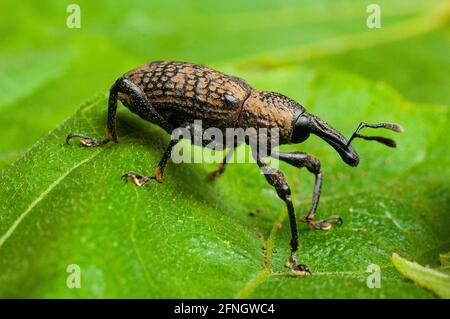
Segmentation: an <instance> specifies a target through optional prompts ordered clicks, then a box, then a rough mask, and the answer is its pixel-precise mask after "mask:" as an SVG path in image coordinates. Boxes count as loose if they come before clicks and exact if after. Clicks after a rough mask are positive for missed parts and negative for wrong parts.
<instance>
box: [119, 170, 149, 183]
mask: <svg viewBox="0 0 450 319" xmlns="http://www.w3.org/2000/svg"><path fill="white" fill-rule="evenodd" d="M122 179H123V180H124V181H128V179H131V180H132V181H133V182H134V183H135V184H136V185H137V186H143V185H145V184H148V183H150V182H151V181H152V180H153V179H157V178H156V177H154V176H142V175H140V174H138V173H135V172H129V173H126V174H124V175H122Z"/></svg>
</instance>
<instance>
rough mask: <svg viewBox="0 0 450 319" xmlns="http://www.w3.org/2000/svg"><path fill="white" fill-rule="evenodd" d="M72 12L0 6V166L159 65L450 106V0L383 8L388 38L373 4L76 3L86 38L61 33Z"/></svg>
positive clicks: (50, 5)
mask: <svg viewBox="0 0 450 319" xmlns="http://www.w3.org/2000/svg"><path fill="white" fill-rule="evenodd" d="M70 3H72V1H19V2H18V1H8V0H2V1H1V2H0V17H1V19H0V128H1V131H2V135H1V136H2V138H1V140H0V163H1V165H5V164H7V163H10V162H12V161H13V160H14V159H16V158H17V157H18V156H20V154H22V153H23V152H24V150H26V149H27V148H28V147H29V146H30V145H32V144H33V142H35V141H36V140H37V139H38V138H39V137H40V136H42V135H43V134H45V133H46V132H47V131H49V130H51V129H52V128H54V127H55V126H56V125H57V124H58V123H60V122H61V121H62V120H63V119H65V118H67V117H68V116H70V115H71V114H73V112H74V111H75V110H76V109H77V108H78V106H79V105H80V103H81V102H83V101H85V100H86V99H87V98H89V97H91V96H92V95H94V94H96V93H98V92H106V91H107V90H108V89H109V86H110V85H111V83H113V81H114V80H115V79H116V78H117V77H118V76H120V75H121V74H123V73H124V72H126V71H127V70H129V69H132V68H134V67H136V66H137V65H140V64H143V63H145V62H148V61H152V60H158V59H175V60H183V61H190V62H195V63H203V64H207V65H211V66H217V67H220V66H222V68H223V65H225V64H232V65H233V66H238V67H239V68H250V67H254V68H265V67H282V66H283V65H285V64H288V63H289V64H297V65H307V66H312V67H315V68H336V69H340V70H343V71H346V72H351V73H355V74H358V75H360V76H362V77H365V78H368V79H371V80H374V81H382V82H385V83H387V84H388V85H390V86H392V87H393V88H395V89H396V90H398V91H399V92H400V93H401V94H402V95H403V96H405V97H406V98H407V99H409V100H412V101H417V102H428V103H433V104H445V105H448V103H449V101H450V91H449V90H448V88H449V87H450V76H449V70H450V55H449V54H448V53H449V49H450V43H449V25H448V16H449V13H448V6H447V5H448V1H446V0H442V1H425V0H424V1H377V2H376V3H377V4H379V5H380V6H381V9H382V12H381V13H382V28H381V29H372V30H371V29H368V28H367V26H366V19H367V16H368V13H366V7H367V5H368V4H369V3H371V2H370V1H355V0H352V1H334V0H333V1H297V0H283V1H273V0H270V1H239V0H230V1H219V2H218V1H206V0H199V1H173V0H164V1H137V0H130V1H126V2H125V1H120V2H119V1H102V0H97V1H90V0H87V1H76V2H74V3H77V4H79V5H80V7H81V28H80V29H69V28H67V26H66V19H67V16H68V15H69V14H68V13H66V8H67V6H68V4H70ZM237 73H240V72H239V70H238V71H237ZM299 87H300V86H299ZM299 95H300V96H301V92H299Z"/></svg>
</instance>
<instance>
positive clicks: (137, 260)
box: [0, 67, 450, 298]
mask: <svg viewBox="0 0 450 319" xmlns="http://www.w3.org/2000/svg"><path fill="white" fill-rule="evenodd" d="M224 70H225V71H227V72H231V73H234V74H236V75H239V76H242V77H244V78H246V79H248V80H249V82H250V83H252V84H253V85H254V86H255V87H257V88H258V89H270V90H274V91H280V92H282V93H284V94H286V95H289V96H291V97H292V98H295V99H297V100H298V101H299V102H300V103H302V104H304V105H305V106H307V107H308V110H309V111H311V112H313V113H314V114H317V115H318V116H320V117H322V118H324V119H326V120H327V121H328V122H330V123H331V124H332V125H334V126H335V127H336V128H338V129H340V130H342V132H343V134H344V135H346V136H349V135H350V134H351V132H352V131H353V130H354V129H355V128H356V125H357V124H358V123H359V122H360V121H362V120H364V121H367V122H369V123H370V122H378V121H386V122H398V123H400V124H402V125H403V126H404V127H405V130H406V131H405V133H404V134H402V135H398V134H395V133H386V136H391V137H394V138H395V139H396V140H397V142H398V148H397V149H395V150H392V149H388V148H386V147H383V146H382V145H378V144H374V143H373V142H366V141H362V140H361V141H355V144H354V145H355V147H356V148H357V149H358V152H359V153H360V155H361V157H362V160H361V163H360V166H359V167H358V168H356V169H353V168H349V167H347V166H345V164H343V163H342V162H341V161H340V159H339V157H338V155H337V154H336V153H335V152H334V151H333V150H332V149H331V148H330V147H329V146H327V145H326V144H325V143H323V141H321V140H320V139H318V138H314V137H311V138H310V139H309V140H308V141H306V142H305V143H303V144H301V145H291V146H283V147H282V149H284V150H305V151H308V152H310V153H312V154H314V155H316V156H317V157H318V158H319V159H320V160H321V163H322V168H323V172H324V187H323V193H322V197H321V202H320V205H319V210H318V216H317V217H318V218H324V217H327V216H329V215H334V214H340V215H342V216H343V218H344V224H343V226H341V227H338V226H336V227H333V228H332V229H331V230H330V231H329V232H324V231H313V230H309V229H307V227H306V226H305V225H304V224H301V223H299V232H300V242H301V245H302V246H301V249H300V250H299V262H302V263H306V264H307V265H308V266H309V267H310V268H311V269H312V272H313V275H312V276H310V277H306V278H304V277H298V276H293V275H292V274H291V273H290V271H289V270H288V269H286V268H285V267H284V263H285V262H286V260H287V258H288V256H289V245H288V243H289V233H290V232H289V225H288V221H287V213H286V208H285V206H284V204H283V202H282V201H281V200H279V199H278V198H277V196H276V193H275V192H274V190H273V189H272V188H271V187H270V186H269V185H268V184H267V183H266V181H265V179H264V177H263V176H262V175H261V174H260V172H259V170H258V168H257V166H256V165H255V164H251V163H249V164H230V166H229V167H228V168H227V171H226V173H225V174H224V176H222V177H221V178H220V179H219V180H217V181H216V182H209V181H208V179H207V173H208V172H209V171H211V170H213V169H215V168H216V165H213V164H178V165H175V164H169V166H168V167H167V170H166V176H165V180H164V183H162V184H157V183H154V184H150V185H148V186H147V187H141V188H136V187H135V186H134V185H132V184H131V183H129V184H125V183H124V182H123V181H122V180H121V179H120V176H121V175H122V174H124V173H125V172H128V171H138V172H142V173H144V174H151V173H152V172H153V170H154V168H155V167H156V165H157V163H158V161H159V159H160V157H161V155H162V153H163V151H164V149H165V147H166V146H167V143H168V141H169V137H168V136H167V134H165V133H164V132H163V131H162V130H161V129H160V128H158V127H156V126H154V125H151V124H149V123H146V122H144V121H142V120H140V119H138V118H137V117H136V116H135V115H133V114H131V113H130V112H129V111H128V110H126V109H125V108H123V107H120V110H119V112H118V128H119V136H120V137H121V140H120V143H118V144H109V145H107V146H105V147H100V148H83V147H80V146H78V145H77V144H71V145H65V143H64V140H65V137H66V135H67V134H68V133H69V132H73V131H75V132H80V133H85V134H87V135H92V136H98V137H101V136H102V135H103V127H104V125H105V119H106V109H107V97H106V96H99V97H97V98H95V99H93V100H90V101H88V102H87V103H86V104H85V105H83V106H82V107H81V108H80V110H79V111H78V112H77V113H76V114H75V116H73V117H72V118H70V119H69V120H67V121H66V122H64V123H63V124H62V125H60V126H59V127H58V128H57V129H55V130H54V131H52V132H51V133H49V134H48V135H47V136H46V137H44V138H43V139H41V140H40V141H38V142H37V143H36V144H35V145H34V146H33V147H32V148H31V149H30V150H29V151H28V152H27V153H26V154H25V155H24V156H23V157H21V158H20V159H19V160H18V161H16V162H15V163H13V164H12V165H10V166H8V167H6V168H5V169H4V170H3V171H2V174H1V177H0V200H1V202H0V269H1V271H0V296H2V297H127V298H133V297H152V298H161V297H182V298H192V297H210V298H220V297H225V298H232V297H254V298H259V297H268V298H274V297H281V298H312V297H321V298H325V297H331V298H336V297H352V298H375V297H395V298H405V297H409V298H410V297H418V298H429V297H433V296H434V295H433V294H432V293H431V292H429V291H428V290H426V289H423V288H421V287H419V286H417V285H415V284H414V283H412V282H407V281H404V280H403V277H402V276H401V275H400V274H399V273H398V272H397V271H395V269H394V268H393V266H392V264H391V262H390V257H391V255H392V253H393V252H398V253H400V254H402V255H404V256H407V257H408V258H410V259H414V260H417V261H418V262H420V263H422V264H430V265H433V264H435V263H437V260H438V256H439V253H443V252H446V251H449V248H450V241H449V233H448V229H449V227H450V224H449V223H450V218H449V216H448V212H449V211H450V210H449V209H448V207H449V202H450V198H449V194H450V192H449V185H448V178H449V176H450V172H449V168H450V165H449V164H450V163H449V159H448V156H446V154H447V149H448V147H449V145H448V144H449V141H448V139H446V138H445V134H446V132H448V130H449V124H448V111H447V108H445V107H438V106H433V105H419V104H413V103H410V102H408V101H406V100H405V99H403V98H402V97H401V96H400V95H398V94H397V93H396V92H395V91H393V90H392V89H391V88H389V87H387V86H386V85H381V84H377V83H371V82H368V81H365V80H363V79H361V78H359V77H356V76H353V75H350V74H346V73H342V72H338V71H336V70H332V71H324V70H319V71H318V70H314V69H309V68H301V67H289V68H280V69H276V70H245V71H244V70H241V69H234V68H232V67H229V68H228V69H224ZM280 168H281V170H283V171H284V172H285V173H286V175H287V177H288V180H289V182H290V184H291V188H292V193H293V198H294V204H295V207H296V210H297V216H298V218H301V217H302V216H303V215H304V214H305V213H306V212H307V210H308V208H309V206H310V205H311V200H310V198H311V192H312V183H313V176H311V174H309V172H307V171H306V170H302V171H300V170H298V169H295V168H293V167H290V166H287V165H285V164H283V163H281V164H280ZM258 208H261V209H260V212H259V213H257V214H256V216H251V215H249V212H250V211H255V210H256V209H258ZM71 264H77V265H79V266H80V269H81V288H80V289H70V288H68V287H67V285H66V280H67V277H68V276H69V275H70V274H69V273H67V272H66V269H67V267H68V265H71ZM371 264H376V265H378V266H380V269H381V278H382V279H381V288H373V289H370V288H368V286H367V283H366V282H367V279H368V276H369V275H370V273H369V272H367V268H368V266H369V265H371Z"/></svg>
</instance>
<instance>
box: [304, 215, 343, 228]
mask: <svg viewBox="0 0 450 319" xmlns="http://www.w3.org/2000/svg"><path fill="white" fill-rule="evenodd" d="M304 221H305V222H306V223H308V226H310V227H312V228H316V229H320V230H330V229H331V226H332V225H331V222H337V223H338V224H339V225H342V223H343V222H344V220H343V219H342V217H341V216H338V215H334V216H330V217H328V218H325V219H322V220H319V221H317V222H316V221H313V220H308V219H305V220H304Z"/></svg>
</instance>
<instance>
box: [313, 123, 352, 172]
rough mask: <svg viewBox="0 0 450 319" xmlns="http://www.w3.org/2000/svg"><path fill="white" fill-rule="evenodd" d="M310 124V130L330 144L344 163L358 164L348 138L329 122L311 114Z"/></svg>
mask: <svg viewBox="0 0 450 319" xmlns="http://www.w3.org/2000/svg"><path fill="white" fill-rule="evenodd" d="M311 125H312V127H311V132H312V133H313V134H315V135H317V136H319V137H321V138H322V139H323V140H324V141H325V142H327V143H328V144H330V145H331V146H332V147H333V148H334V149H335V150H336V152H338V154H339V155H340V156H341V158H342V160H343V161H344V162H345V163H346V164H348V165H350V166H358V164H359V155H358V153H357V152H356V151H355V149H354V148H353V147H352V146H351V145H348V140H347V139H346V138H345V137H344V136H343V135H342V134H341V133H339V132H338V131H337V130H336V129H335V128H333V127H332V126H331V125H330V124H328V123H327V122H325V121H324V120H322V119H320V118H318V117H317V116H314V115H311Z"/></svg>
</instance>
